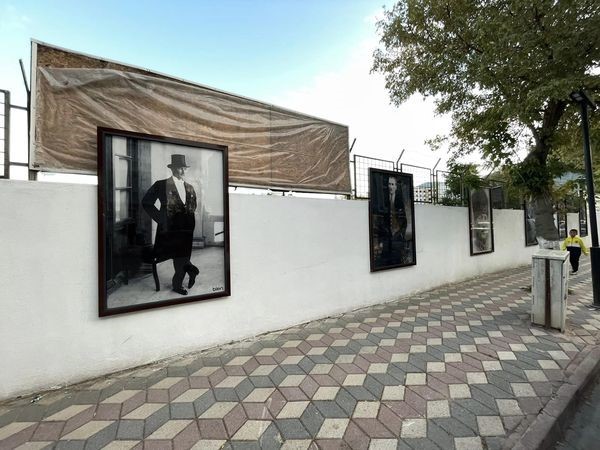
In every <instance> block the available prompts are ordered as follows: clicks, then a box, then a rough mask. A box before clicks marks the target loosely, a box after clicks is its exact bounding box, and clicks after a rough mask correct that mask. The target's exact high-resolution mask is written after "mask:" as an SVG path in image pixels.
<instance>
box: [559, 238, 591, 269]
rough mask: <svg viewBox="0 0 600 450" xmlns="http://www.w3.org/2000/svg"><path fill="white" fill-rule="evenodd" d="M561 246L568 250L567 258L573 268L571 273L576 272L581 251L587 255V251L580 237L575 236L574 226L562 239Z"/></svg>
mask: <svg viewBox="0 0 600 450" xmlns="http://www.w3.org/2000/svg"><path fill="white" fill-rule="evenodd" d="M561 248H562V249H563V250H568V251H569V259H570V262H571V268H572V269H573V271H572V272H571V273H577V271H578V270H579V257H580V256H581V252H583V253H584V254H585V255H589V253H588V249H587V247H586V246H585V244H584V243H583V241H582V240H581V238H580V237H579V236H577V230H576V229H575V228H573V229H572V230H571V231H569V236H567V238H566V239H565V240H564V242H563V243H562V246H561Z"/></svg>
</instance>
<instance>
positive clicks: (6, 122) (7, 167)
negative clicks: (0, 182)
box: [0, 90, 10, 179]
mask: <svg viewBox="0 0 600 450" xmlns="http://www.w3.org/2000/svg"><path fill="white" fill-rule="evenodd" d="M0 92H2V94H4V120H3V124H2V127H3V128H4V171H3V173H2V175H1V176H0V178H7V179H8V178H10V92H9V91H4V90H3V91H0Z"/></svg>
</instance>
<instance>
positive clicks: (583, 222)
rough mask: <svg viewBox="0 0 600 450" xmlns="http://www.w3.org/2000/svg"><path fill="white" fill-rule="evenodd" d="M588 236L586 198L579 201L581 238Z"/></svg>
mask: <svg viewBox="0 0 600 450" xmlns="http://www.w3.org/2000/svg"><path fill="white" fill-rule="evenodd" d="M587 235H588V218H587V203H586V202H585V199H584V198H580V199H579V236H580V237H586V236H587Z"/></svg>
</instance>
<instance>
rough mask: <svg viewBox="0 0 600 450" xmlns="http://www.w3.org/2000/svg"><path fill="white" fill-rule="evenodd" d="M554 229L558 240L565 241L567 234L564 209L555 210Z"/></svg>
mask: <svg viewBox="0 0 600 450" xmlns="http://www.w3.org/2000/svg"><path fill="white" fill-rule="evenodd" d="M555 219H556V229H557V230H558V238H559V239H566V238H567V235H568V232H567V211H566V209H557V211H556V214H555Z"/></svg>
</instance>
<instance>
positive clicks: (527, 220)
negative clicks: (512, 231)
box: [523, 200, 538, 247]
mask: <svg viewBox="0 0 600 450" xmlns="http://www.w3.org/2000/svg"><path fill="white" fill-rule="evenodd" d="M523 225H524V230H525V247H531V246H534V245H538V240H537V236H536V231H535V214H534V212H533V210H532V209H531V202H528V201H527V200H524V201H523ZM532 236H533V239H531V237H532Z"/></svg>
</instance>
